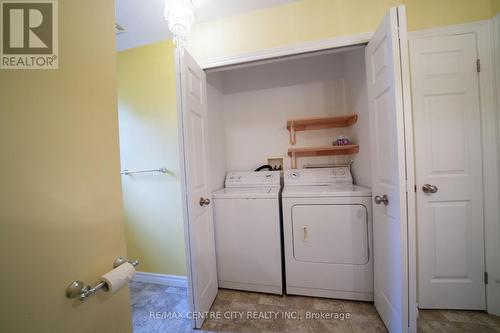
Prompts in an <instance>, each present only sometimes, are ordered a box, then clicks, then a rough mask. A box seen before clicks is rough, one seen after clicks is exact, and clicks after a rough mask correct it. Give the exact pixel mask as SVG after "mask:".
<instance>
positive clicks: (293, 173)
mask: <svg viewBox="0 0 500 333" xmlns="http://www.w3.org/2000/svg"><path fill="white" fill-rule="evenodd" d="M330 184H345V185H352V174H351V170H350V169H349V167H335V168H317V169H292V170H286V171H285V185H304V186H306V185H330Z"/></svg>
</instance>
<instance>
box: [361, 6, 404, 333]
mask: <svg viewBox="0 0 500 333" xmlns="http://www.w3.org/2000/svg"><path fill="white" fill-rule="evenodd" d="M398 20H399V23H400V27H399V28H400V29H404V30H405V31H406V24H405V17H404V14H403V15H400V16H399V17H398V9H397V8H391V9H390V10H389V13H387V15H386V16H385V17H384V20H383V21H382V23H381V24H380V26H379V28H378V29H377V31H376V32H375V34H374V35H373V37H372V39H371V40H370V42H369V43H368V46H367V48H366V51H365V57H366V69H367V85H368V100H369V101H368V102H369V113H370V135H371V151H372V156H373V157H372V192H373V196H374V202H375V204H374V205H373V246H374V298H375V307H376V309H377V311H378V313H379V314H380V317H381V318H382V320H383V321H384V324H385V325H386V327H387V328H388V330H389V332H406V331H407V330H408V263H407V228H408V219H407V198H406V161H405V130H404V129H405V127H404V114H403V112H404V108H403V106H404V103H403V102H404V101H403V87H402V84H403V83H402V72H401V67H402V66H401V61H402V59H401V55H400V45H399V43H400V39H399V38H400V36H399V33H398ZM404 36H405V35H403V36H402V38H403V37H404ZM401 43H406V40H405V39H404V38H403V40H401ZM403 60H404V59H403Z"/></svg>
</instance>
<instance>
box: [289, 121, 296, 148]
mask: <svg viewBox="0 0 500 333" xmlns="http://www.w3.org/2000/svg"><path fill="white" fill-rule="evenodd" d="M295 143H296V141H295V124H294V122H293V121H292V123H291V124H290V144H291V145H292V146H294V145H295Z"/></svg>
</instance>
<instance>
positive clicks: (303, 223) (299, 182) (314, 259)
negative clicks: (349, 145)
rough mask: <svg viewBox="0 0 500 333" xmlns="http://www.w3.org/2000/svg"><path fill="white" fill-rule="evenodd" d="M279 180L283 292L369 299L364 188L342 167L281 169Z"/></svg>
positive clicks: (369, 219) (369, 216) (369, 256)
mask: <svg viewBox="0 0 500 333" xmlns="http://www.w3.org/2000/svg"><path fill="white" fill-rule="evenodd" d="M284 183H285V186H284V188H283V193H282V197H283V198H282V203H283V231H284V243H285V272H286V275H285V276H286V292H287V293H288V294H296V295H308V296H316V297H329V298H342V299H353V300H364V301H371V300H373V246H372V213H371V210H372V207H371V191H370V189H368V188H364V187H360V186H356V185H353V184H352V175H351V172H350V170H349V168H348V167H336V168H324V169H323V168H322V169H301V170H287V171H285V176H284Z"/></svg>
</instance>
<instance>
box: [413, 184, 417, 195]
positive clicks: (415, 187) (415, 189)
mask: <svg viewBox="0 0 500 333" xmlns="http://www.w3.org/2000/svg"><path fill="white" fill-rule="evenodd" d="M413 190H414V191H415V193H417V184H415V185H414V186H413Z"/></svg>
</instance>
